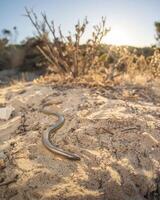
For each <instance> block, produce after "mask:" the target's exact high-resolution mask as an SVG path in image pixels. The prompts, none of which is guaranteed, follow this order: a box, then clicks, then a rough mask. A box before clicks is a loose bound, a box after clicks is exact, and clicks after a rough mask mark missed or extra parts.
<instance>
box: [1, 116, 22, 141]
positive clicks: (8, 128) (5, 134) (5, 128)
mask: <svg viewBox="0 0 160 200" xmlns="http://www.w3.org/2000/svg"><path fill="white" fill-rule="evenodd" d="M20 126H21V116H17V117H14V118H13V119H11V120H8V121H7V123H4V124H2V125H1V126H0V141H2V142H4V141H5V140H7V139H9V138H10V137H11V135H12V134H13V133H15V132H16V130H17V129H18V128H19V127H20ZM0 143H1V142H0Z"/></svg>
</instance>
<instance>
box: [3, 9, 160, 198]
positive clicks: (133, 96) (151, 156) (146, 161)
mask: <svg viewBox="0 0 160 200" xmlns="http://www.w3.org/2000/svg"><path fill="white" fill-rule="evenodd" d="M25 17H26V19H27V20H28V21H29V22H30V24H31V26H33V28H34V30H36V33H35V35H34V36H33V37H28V38H26V39H24V40H23V41H22V42H20V43H18V44H17V43H16V39H17V37H18V32H19V31H18V29H17V27H16V26H14V27H13V30H8V29H3V30H2V33H1V37H0V200H23V199H24V200H32V199H33V200H39V199H41V200H49V199H52V200H59V199H60V200H66V199H67V200H75V199H77V200H90V199H91V200H119V199H121V200H129V199H133V200H137V199H138V200H159V199H160V142H159V141H160V134H159V133H160V87H159V84H160V48H159V42H160V22H158V21H157V22H155V24H154V25H155V33H156V36H155V44H154V45H152V46H149V47H143V48H138V47H133V46H127V45H125V46H116V45H109V44H105V43H104V38H105V37H107V36H108V34H109V32H110V31H112V27H111V28H110V27H108V25H107V20H106V18H105V17H102V18H101V19H100V22H99V24H97V25H95V26H93V29H92V34H91V36H90V38H87V39H86V40H84V38H86V37H85V35H87V33H88V32H87V31H88V30H87V27H88V26H89V19H88V18H87V17H86V18H84V20H82V21H80V20H79V21H78V22H77V23H76V24H75V26H74V30H70V32H69V33H68V34H64V33H63V31H62V30H63V29H62V27H61V26H58V27H56V26H55V23H54V21H49V19H48V17H47V14H45V13H41V14H40V15H38V14H36V13H35V12H34V11H33V10H32V9H28V8H25ZM42 108H44V109H46V110H47V112H46V111H45V112H44V110H43V111H42ZM48 111H49V112H52V111H53V112H54V113H55V112H56V113H57V112H58V114H56V116H60V117H59V119H60V121H63V122H64V118H65V123H64V124H63V122H62V123H60V124H58V126H57V124H56V123H57V121H56V118H54V117H55V116H52V114H51V113H49V112H48ZM48 113H49V114H48ZM50 114H51V115H50ZM53 115H54V114H53ZM63 117H64V118H63ZM58 122H59V121H58ZM60 126H62V127H61V129H60V130H59V128H60ZM55 127H56V131H57V132H54V131H55ZM53 129H54V130H53ZM46 131H48V132H49V136H48V138H47V136H46V135H45V137H44V133H45V134H46ZM52 131H53V133H52ZM42 135H43V137H44V138H43V139H46V140H47V141H48V142H49V144H50V149H51V146H52V144H54V148H55V149H56V152H57V149H58V148H60V149H61V151H60V152H61V153H62V152H63V153H62V154H56V153H55V151H51V152H50V151H48V149H47V148H46V146H45V145H44V142H43V141H42ZM52 147H53V146H52ZM65 152H70V154H69V155H70V156H71V155H72V156H73V155H78V159H77V160H76V161H75V160H74V161H73V160H69V159H67V157H65V156H64V154H65V155H66V153H65ZM67 155H68V153H67ZM63 156H64V157H63ZM70 158H71V157H70Z"/></svg>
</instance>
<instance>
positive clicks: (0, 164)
mask: <svg viewBox="0 0 160 200" xmlns="http://www.w3.org/2000/svg"><path fill="white" fill-rule="evenodd" d="M5 167H6V164H5V162H4V160H3V159H0V169H4V168H5Z"/></svg>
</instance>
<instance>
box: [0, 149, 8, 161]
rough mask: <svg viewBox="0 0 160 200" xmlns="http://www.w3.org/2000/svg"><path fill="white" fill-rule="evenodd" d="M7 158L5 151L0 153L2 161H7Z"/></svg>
mask: <svg viewBox="0 0 160 200" xmlns="http://www.w3.org/2000/svg"><path fill="white" fill-rule="evenodd" d="M6 158H7V156H6V155H5V154H4V152H3V151H1V152H0V159H3V160H5V159H6Z"/></svg>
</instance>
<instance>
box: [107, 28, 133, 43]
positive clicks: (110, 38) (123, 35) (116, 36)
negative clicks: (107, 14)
mask: <svg viewBox="0 0 160 200" xmlns="http://www.w3.org/2000/svg"><path fill="white" fill-rule="evenodd" d="M104 42H106V43H111V44H114V45H129V44H131V42H132V40H131V35H130V33H129V31H128V30H127V29H123V28H121V27H113V28H112V29H111V31H110V32H109V33H108V35H107V36H106V38H105V41H104Z"/></svg>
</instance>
